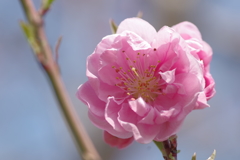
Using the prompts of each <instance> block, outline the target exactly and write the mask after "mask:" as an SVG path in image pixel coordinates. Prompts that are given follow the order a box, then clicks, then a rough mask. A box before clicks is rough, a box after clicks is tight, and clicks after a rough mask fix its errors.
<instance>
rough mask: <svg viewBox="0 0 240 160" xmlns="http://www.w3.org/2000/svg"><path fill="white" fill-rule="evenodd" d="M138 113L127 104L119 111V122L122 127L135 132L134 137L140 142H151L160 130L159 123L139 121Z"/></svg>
mask: <svg viewBox="0 0 240 160" xmlns="http://www.w3.org/2000/svg"><path fill="white" fill-rule="evenodd" d="M139 118H140V117H138V115H137V114H136V113H135V112H133V111H132V110H131V109H130V107H129V106H128V105H127V104H126V105H123V107H122V109H121V110H120V111H119V118H118V119H119V122H120V124H121V125H122V127H123V128H124V129H125V130H127V131H129V132H132V133H133V136H134V139H135V140H136V141H138V142H139V143H149V142H151V141H152V140H153V139H154V138H155V136H156V135H157V134H158V132H159V128H158V126H157V125H149V124H142V123H138V121H139V120H138V119H139Z"/></svg>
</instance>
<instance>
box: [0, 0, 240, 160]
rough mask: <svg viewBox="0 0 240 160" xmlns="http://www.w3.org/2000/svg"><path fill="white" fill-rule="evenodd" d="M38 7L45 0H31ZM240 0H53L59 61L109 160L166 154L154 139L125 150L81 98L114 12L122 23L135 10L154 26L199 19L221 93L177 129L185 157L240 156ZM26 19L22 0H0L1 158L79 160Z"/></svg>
mask: <svg viewBox="0 0 240 160" xmlns="http://www.w3.org/2000/svg"><path fill="white" fill-rule="evenodd" d="M34 2H35V3H36V5H38V6H39V4H40V0H38V1H37V0H36V1H34ZM239 7H240V1H239V0H212V1H209V0H131V1H130V0H121V1H119V0H87V1H86V0H56V2H55V3H54V5H53V7H52V9H51V11H50V12H49V13H48V14H47V16H46V18H45V20H46V21H45V24H46V33H47V36H48V39H49V43H50V44H51V46H52V47H54V45H55V43H56V41H57V39H58V37H59V36H63V41H62V44H61V47H60V51H59V52H60V53H59V66H60V69H61V73H62V77H63V80H64V82H65V84H66V88H67V90H68V92H69V94H70V97H71V100H72V101H73V103H74V105H75V107H76V110H77V112H78V115H79V117H80V118H81V120H82V122H83V123H84V125H85V127H86V130H87V132H88V133H89V135H90V136H91V138H92V140H93V142H94V144H95V145H96V148H97V149H98V151H99V152H100V154H101V156H102V157H103V159H104V160H135V159H136V160H146V159H147V160H157V159H161V154H160V152H159V151H158V150H157V148H156V147H155V146H154V144H153V143H150V144H145V145H143V144H139V143H136V142H134V143H133V144H132V145H131V146H129V147H128V148H126V149H122V150H118V149H114V148H110V147H109V146H108V145H106V144H105V143H104V142H103V140H102V131H101V130H99V129H97V128H96V127H94V126H93V125H92V123H91V122H90V121H89V119H88V117H87V107H86V106H85V105H83V104H82V103H81V102H80V101H79V100H77V98H76V96H75V93H76V90H77V87H78V86H79V85H80V84H82V83H84V82H85V81H86V80H87V78H86V76H85V69H86V68H85V64H86V62H85V60H86V57H87V56H88V55H89V54H91V53H92V52H93V50H94V48H95V47H96V45H97V43H98V42H99V41H100V40H101V39H102V38H103V37H104V36H106V35H108V34H111V30H110V28H109V19H110V18H113V19H114V20H115V21H116V23H117V24H119V23H120V22H121V21H122V20H124V19H125V18H129V17H134V16H135V15H136V14H137V12H138V11H142V12H143V19H145V20H146V21H148V22H149V23H150V24H152V25H153V26H154V27H155V28H156V29H157V30H159V29H160V28H161V27H162V26H164V25H168V26H172V25H174V24H176V23H179V22H181V21H185V20H187V21H190V22H193V23H194V24H196V25H197V26H198V28H199V30H200V31H201V33H202V36H203V39H204V40H205V41H207V42H208V43H209V44H210V45H211V46H212V48H213V51H214V56H213V60H212V62H211V73H212V75H213V77H214V78H215V81H216V90H217V94H216V96H215V97H214V98H213V99H212V100H210V102H209V103H210V105H211V107H210V108H207V109H204V110H199V111H194V112H192V113H191V114H190V115H189V116H188V117H187V118H186V120H185V122H184V124H183V127H182V128H181V130H180V132H179V134H178V136H179V138H178V143H179V147H178V148H179V149H180V150H181V153H180V154H179V159H180V160H185V159H186V160H187V159H191V156H192V154H193V153H194V152H197V158H198V159H199V160H201V159H203V160H204V159H207V157H208V156H209V155H210V154H211V153H212V151H213V149H216V150H217V157H216V160H226V159H239V157H240V152H239V143H240V116H239V115H240V103H239V100H240V98H239V97H240V92H239V91H240V84H239V82H240V50H239V46H240V19H239V15H240V10H239ZM23 19H25V17H24V15H23V12H22V9H21V6H20V3H19V1H9V0H1V1H0V159H1V160H78V159H80V157H79V155H78V152H77V150H76V148H75V145H74V142H73V141H72V139H71V135H70V133H69V132H68V129H67V127H66V125H65V122H64V120H63V119H62V116H61V112H60V110H59V108H58V105H57V102H56V99H55V97H54V95H53V93H52V91H51V88H50V87H49V84H48V80H47V79H46V75H45V74H44V72H43V70H42V69H41V67H40V65H39V64H38V63H37V61H36V60H35V57H34V55H33V54H32V51H31V49H30V47H29V45H28V44H27V42H26V40H25V37H24V35H23V33H22V31H21V29H20V27H19V21H20V20H23Z"/></svg>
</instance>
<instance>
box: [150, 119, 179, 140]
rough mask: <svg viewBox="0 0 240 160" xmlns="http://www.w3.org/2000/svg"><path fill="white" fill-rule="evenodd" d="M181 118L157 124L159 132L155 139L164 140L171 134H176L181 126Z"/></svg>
mask: <svg viewBox="0 0 240 160" xmlns="http://www.w3.org/2000/svg"><path fill="white" fill-rule="evenodd" d="M182 122H183V120H181V121H170V122H166V123H164V124H162V125H160V126H159V133H158V135H157V136H156V137H155V139H154V140H155V141H159V142H162V141H165V140H167V139H168V138H169V137H171V136H172V135H174V134H176V133H177V132H178V130H179V129H180V127H181V124H182Z"/></svg>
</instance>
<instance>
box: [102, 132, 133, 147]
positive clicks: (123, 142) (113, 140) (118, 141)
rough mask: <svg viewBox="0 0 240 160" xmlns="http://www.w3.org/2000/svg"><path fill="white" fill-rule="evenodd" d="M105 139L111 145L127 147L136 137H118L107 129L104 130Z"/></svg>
mask: <svg viewBox="0 0 240 160" xmlns="http://www.w3.org/2000/svg"><path fill="white" fill-rule="evenodd" d="M104 140H105V142H106V143H107V144H109V145H110V146H112V147H117V148H119V149H122V148H125V147H127V146H128V145H130V144H131V143H132V142H133V140H134V139H133V137H130V138H127V139H122V138H118V137H115V136H113V135H111V134H110V133H108V132H107V131H104Z"/></svg>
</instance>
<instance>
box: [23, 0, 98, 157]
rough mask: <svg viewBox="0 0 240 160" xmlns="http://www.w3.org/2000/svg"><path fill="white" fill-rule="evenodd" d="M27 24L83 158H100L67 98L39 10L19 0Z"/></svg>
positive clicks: (24, 0) (27, 1) (29, 2)
mask: <svg viewBox="0 0 240 160" xmlns="http://www.w3.org/2000/svg"><path fill="white" fill-rule="evenodd" d="M20 2H21V4H22V6H23V9H24V12H25V14H26V17H27V19H28V21H29V24H30V25H32V27H33V28H34V34H35V38H36V41H37V43H38V45H39V47H40V49H41V50H40V55H39V54H36V55H37V58H38V57H41V59H40V58H38V60H39V62H40V63H41V64H42V66H43V68H44V70H45V71H46V73H47V75H48V77H49V79H50V82H51V84H52V87H53V90H54V92H55V94H56V97H57V99H58V102H59V104H60V108H61V110H62V113H63V115H64V117H65V119H66V122H67V124H68V126H69V128H70V130H71V132H72V134H73V137H74V138H75V142H76V144H77V146H78V148H79V151H80V153H81V156H82V158H83V159H84V160H100V159H101V158H100V156H99V155H98V153H97V151H96V149H95V148H94V146H93V144H92V142H91V140H90V138H89V137H88V135H87V134H86V132H85V130H84V128H83V126H82V124H81V122H80V120H79V118H78V116H77V114H76V111H75V109H74V107H73V105H72V103H71V101H70V99H69V96H68V94H67V92H66V89H65V87H64V83H63V81H62V79H61V76H60V74H59V72H58V65H57V64H56V62H55V60H54V58H53V54H52V51H51V49H50V46H49V44H48V41H47V38H46V35H45V32H44V28H43V20H42V17H41V15H40V14H39V12H38V11H37V10H36V9H35V7H34V5H33V3H32V1H31V0H20Z"/></svg>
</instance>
